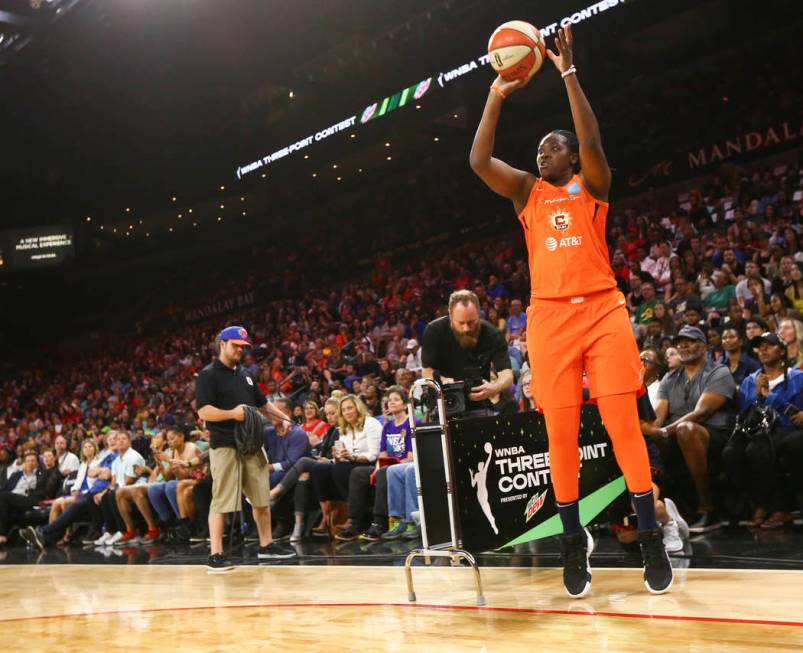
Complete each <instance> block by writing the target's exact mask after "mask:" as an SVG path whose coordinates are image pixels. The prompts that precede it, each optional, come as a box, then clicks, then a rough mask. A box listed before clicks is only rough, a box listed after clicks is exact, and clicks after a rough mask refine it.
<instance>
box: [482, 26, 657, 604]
mask: <svg viewBox="0 0 803 653" xmlns="http://www.w3.org/2000/svg"><path fill="white" fill-rule="evenodd" d="M555 45H556V47H557V53H555V52H553V51H551V50H547V51H546V54H547V57H548V58H549V59H550V60H551V61H552V63H553V64H554V65H555V68H557V70H558V72H559V73H560V75H561V77H562V78H563V81H564V83H565V86H566V92H567V94H568V96H569V105H570V107H571V112H572V120H573V122H574V128H575V131H576V135H575V133H572V132H570V131H564V130H556V131H551V132H549V133H548V134H547V135H546V136H544V137H543V138H542V139H541V141H540V143H539V146H538V155H537V165H538V173H539V175H538V176H537V175H535V174H533V173H530V172H526V171H524V170H518V169H516V168H513V167H511V166H509V165H508V164H506V163H504V162H503V161H501V160H499V159H497V158H494V157H493V149H494V134H495V131H496V125H497V123H498V122H499V115H500V113H501V112H502V105H503V104H504V102H505V100H506V98H507V97H508V96H509V95H510V94H511V93H513V92H515V91H517V90H519V89H521V88H522V87H523V86H526V85H527V83H528V81H529V78H526V79H518V80H515V81H505V80H504V79H503V78H502V77H498V78H497V79H496V81H495V82H494V83H493V85H492V86H491V89H490V91H489V93H488V100H487V102H486V103H485V109H484V111H483V114H482V120H481V121H480V125H479V128H478V129H477V133H476V135H475V137H474V144H473V146H472V148H471V156H470V163H471V167H472V169H473V170H474V172H475V173H476V174H477V175H478V176H479V177H480V178H481V179H482V180H483V181H484V182H485V183H486V184H487V185H488V186H489V187H490V188H491V190H493V191H494V192H496V193H498V194H500V195H502V196H504V197H507V198H508V199H510V200H511V201H512V202H513V207H514V208H515V210H516V215H517V216H518V219H519V222H520V223H521V225H522V227H523V228H524V237H525V240H526V242H527V251H528V258H529V267H530V279H531V281H530V289H531V297H530V305H529V307H528V308H527V348H528V351H529V356H530V366H531V368H532V385H531V388H532V393H533V397H534V399H535V401H536V403H537V405H538V406H539V407H540V408H541V410H543V413H544V417H545V419H546V426H547V432H548V435H549V460H550V471H551V475H552V485H553V488H554V491H555V498H556V501H557V506H558V511H559V514H560V518H561V522H562V524H563V535H562V536H561V552H562V556H563V583H564V586H565V588H566V591H567V592H568V594H569V595H570V596H571V597H574V598H580V597H582V596H585V595H586V594H587V593H588V592H589V590H590V588H591V568H590V564H589V557H590V555H591V552H592V550H593V548H594V541H593V539H592V537H591V534H590V533H589V532H588V530H587V529H585V528H583V527H582V525H581V523H580V513H579V503H578V502H579V479H578V476H579V472H580V454H579V449H578V432H579V430H580V406H581V403H582V375H583V370H585V371H586V374H587V377H588V384H589V387H590V391H591V397H592V398H594V399H596V402H597V405H598V406H599V411H600V414H601V416H602V420H603V422H604V423H605V427H606V428H607V430H608V433H609V434H610V436H611V440H612V441H613V447H614V452H615V455H616V460H617V462H618V463H619V467H620V468H621V470H622V472H623V473H624V476H625V481H626V483H627V487H628V490H629V491H630V496H631V499H632V502H633V505H634V507H635V510H636V514H637V518H638V528H639V535H638V537H639V544H640V547H641V554H642V559H643V561H644V581H645V585H646V587H647V589H648V590H649V591H650V592H652V593H655V594H660V593H663V592H665V591H667V590H668V589H669V587H670V586H671V585H672V568H671V566H670V564H669V558H668V556H667V554H666V550H665V549H664V545H663V541H662V533H661V529H660V528H659V527H658V524H657V522H656V519H655V507H654V502H653V492H652V482H651V479H650V467H649V461H648V457H647V449H646V446H645V443H644V438H643V436H642V434H641V429H640V428H639V419H638V413H637V411H636V393H637V392H638V391H639V390H640V388H641V387H642V383H643V381H642V365H641V362H640V360H639V352H638V347H637V345H636V341H635V339H634V337H633V332H632V330H631V328H630V321H629V317H628V313H627V309H626V307H625V298H624V296H623V295H622V293H620V292H619V290H618V289H617V286H616V281H615V280H614V275H613V271H612V270H611V266H610V263H609V257H608V248H607V245H606V242H605V221H606V217H607V214H608V192H609V190H610V187H611V169H610V168H609V167H608V162H607V160H606V158H605V152H604V151H603V149H602V142H601V139H600V133H599V125H598V124H597V119H596V117H595V116H594V112H593V111H592V109H591V105H590V104H589V102H588V100H587V99H586V96H585V94H584V93H583V90H582V88H581V87H580V82H579V80H578V78H577V69H576V68H575V66H574V65H573V57H572V46H573V37H572V30H571V27H567V28H566V29H561V30H559V31H558V34H557V36H556V38H555Z"/></svg>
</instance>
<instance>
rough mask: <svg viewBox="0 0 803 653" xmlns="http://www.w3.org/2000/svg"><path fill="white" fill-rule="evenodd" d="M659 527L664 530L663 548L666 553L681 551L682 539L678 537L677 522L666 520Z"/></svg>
mask: <svg viewBox="0 0 803 653" xmlns="http://www.w3.org/2000/svg"><path fill="white" fill-rule="evenodd" d="M661 528H662V529H663V532H664V548H665V549H666V551H667V553H677V552H678V551H683V540H682V539H681V538H680V533H679V531H678V525H677V522H675V521H674V520H673V521H668V522H666V524H664V525H663V526H662V527H661Z"/></svg>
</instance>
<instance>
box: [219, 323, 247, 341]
mask: <svg viewBox="0 0 803 653" xmlns="http://www.w3.org/2000/svg"><path fill="white" fill-rule="evenodd" d="M217 337H218V339H220V340H229V341H231V342H233V343H234V344H235V345H250V344H251V339H250V338H249V336H248V331H246V330H245V329H244V328H243V327H241V326H227V327H226V328H225V329H223V331H221V332H220V333H219V334H218V336H217Z"/></svg>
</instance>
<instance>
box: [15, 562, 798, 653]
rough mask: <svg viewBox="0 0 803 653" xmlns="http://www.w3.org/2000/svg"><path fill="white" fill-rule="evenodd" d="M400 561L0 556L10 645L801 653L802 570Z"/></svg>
mask: <svg viewBox="0 0 803 653" xmlns="http://www.w3.org/2000/svg"><path fill="white" fill-rule="evenodd" d="M413 574H414V580H415V589H416V593H417V595H418V604H417V605H414V604H409V603H408V602H407V588H406V584H405V578H404V569H403V567H399V566H339V565H338V566H289V565H285V566H282V565H264V566H242V567H238V568H237V569H236V570H235V571H233V572H229V573H226V574H208V573H207V572H206V569H205V567H204V566H202V565H136V566H132V565H115V566H98V565H72V564H71V565H4V566H2V567H0V596H1V597H2V598H0V628H1V629H2V633H3V634H2V638H3V642H2V644H0V646H2V648H3V649H4V650H7V651H26V652H30V651H48V652H52V651H58V652H60V653H66V652H71V651H93V650H97V651H104V652H110V651H134V652H137V653H144V652H147V651H159V652H160V653H164V652H165V651H236V652H237V653H246V652H247V651H256V650H280V651H312V652H314V651H327V652H328V651H393V652H396V651H417V652H422V653H429V652H436V651H438V652H439V651H460V652H463V651H471V652H474V651H475V652H477V653H487V652H491V651H511V652H516V651H528V652H533V651H544V652H549V651H578V652H579V651H582V652H583V653H585V652H587V651H622V652H627V651H638V652H642V651H706V652H707V653H708V652H710V651H712V650H716V652H717V653H722V652H724V651H803V571H793V570H783V571H776V570H721V569H682V570H676V572H675V584H674V586H673V588H672V589H671V591H670V592H669V593H668V594H664V595H661V596H653V595H651V594H649V593H647V591H646V590H645V589H644V585H643V583H642V580H641V570H638V569H599V568H597V569H594V581H593V589H592V594H591V595H590V596H589V597H587V598H585V599H582V600H579V601H578V600H571V599H569V598H568V597H566V596H565V594H564V593H563V588H562V585H561V579H560V570H559V569H554V568H543V567H539V568H530V567H528V568H516V567H486V568H483V569H482V578H483V583H484V585H485V587H484V589H485V596H486V599H487V606H485V607H476V606H475V595H474V591H473V589H474V586H473V579H472V576H471V571H470V569H468V568H457V567H454V568H452V567H436V566H433V567H424V566H416V567H414V569H413Z"/></svg>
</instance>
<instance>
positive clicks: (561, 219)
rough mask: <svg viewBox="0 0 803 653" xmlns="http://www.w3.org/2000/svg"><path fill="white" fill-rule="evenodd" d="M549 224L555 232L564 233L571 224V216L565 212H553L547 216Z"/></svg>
mask: <svg viewBox="0 0 803 653" xmlns="http://www.w3.org/2000/svg"><path fill="white" fill-rule="evenodd" d="M549 224H550V225H551V226H552V228H553V229H554V230H555V231H564V230H565V229H568V228H569V227H570V226H571V224H572V216H571V214H570V213H567V212H566V211H555V212H554V213H552V214H551V215H550V216H549Z"/></svg>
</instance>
